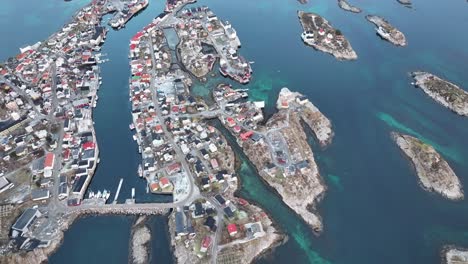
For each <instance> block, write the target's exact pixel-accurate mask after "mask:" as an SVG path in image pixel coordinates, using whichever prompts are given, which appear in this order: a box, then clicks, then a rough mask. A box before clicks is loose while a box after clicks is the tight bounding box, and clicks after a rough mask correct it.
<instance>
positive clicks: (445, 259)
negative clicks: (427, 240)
mask: <svg viewBox="0 0 468 264" xmlns="http://www.w3.org/2000/svg"><path fill="white" fill-rule="evenodd" d="M442 263H444V264H466V263H468V250H467V249H464V248H458V247H455V246H445V247H444V248H443V249H442Z"/></svg>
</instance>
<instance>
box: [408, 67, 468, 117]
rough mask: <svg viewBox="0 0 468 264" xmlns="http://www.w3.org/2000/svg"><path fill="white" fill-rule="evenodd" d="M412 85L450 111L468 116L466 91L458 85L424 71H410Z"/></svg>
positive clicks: (467, 95) (467, 93)
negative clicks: (412, 80)
mask: <svg viewBox="0 0 468 264" xmlns="http://www.w3.org/2000/svg"><path fill="white" fill-rule="evenodd" d="M411 76H412V78H413V79H414V81H415V83H414V85H415V86H416V87H419V88H421V90H423V92H424V93H425V94H427V95H428V96H429V97H431V98H432V99H433V100H434V101H436V102H437V103H439V104H440V105H442V106H444V107H446V108H448V109H450V110H451V111H452V112H454V113H456V114H458V115H461V116H468V92H466V91H465V90H464V89H462V88H460V87H459V86H458V85H456V84H454V83H451V82H449V81H447V80H444V79H442V78H440V77H438V76H437V75H434V74H431V73H429V72H424V71H415V72H411Z"/></svg>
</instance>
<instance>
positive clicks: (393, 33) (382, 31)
mask: <svg viewBox="0 0 468 264" xmlns="http://www.w3.org/2000/svg"><path fill="white" fill-rule="evenodd" d="M366 19H367V20H368V21H369V22H371V23H373V24H374V25H376V26H377V29H376V30H377V35H379V36H380V37H381V38H383V39H385V40H387V41H389V42H391V43H392V44H394V45H396V46H406V37H405V35H404V34H403V33H402V32H401V31H399V30H398V29H397V28H395V27H394V26H392V25H391V24H390V23H389V22H388V21H387V20H385V19H384V18H383V17H380V16H372V15H368V16H366Z"/></svg>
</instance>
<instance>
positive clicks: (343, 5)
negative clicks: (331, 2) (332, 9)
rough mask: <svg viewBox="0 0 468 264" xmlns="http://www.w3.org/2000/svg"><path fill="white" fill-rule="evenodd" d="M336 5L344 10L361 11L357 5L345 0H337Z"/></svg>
mask: <svg viewBox="0 0 468 264" xmlns="http://www.w3.org/2000/svg"><path fill="white" fill-rule="evenodd" d="M338 6H339V7H340V8H341V9H343V10H345V11H349V12H352V13H361V12H362V10H361V9H360V8H359V7H356V6H353V5H351V4H350V3H348V1H347V0H338Z"/></svg>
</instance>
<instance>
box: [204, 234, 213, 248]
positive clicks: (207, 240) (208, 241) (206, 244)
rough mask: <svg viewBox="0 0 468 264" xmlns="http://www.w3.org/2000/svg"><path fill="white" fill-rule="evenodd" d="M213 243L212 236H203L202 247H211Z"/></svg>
mask: <svg viewBox="0 0 468 264" xmlns="http://www.w3.org/2000/svg"><path fill="white" fill-rule="evenodd" d="M210 245H211V237H209V236H206V237H204V238H203V241H202V247H203V248H209V247H210Z"/></svg>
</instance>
